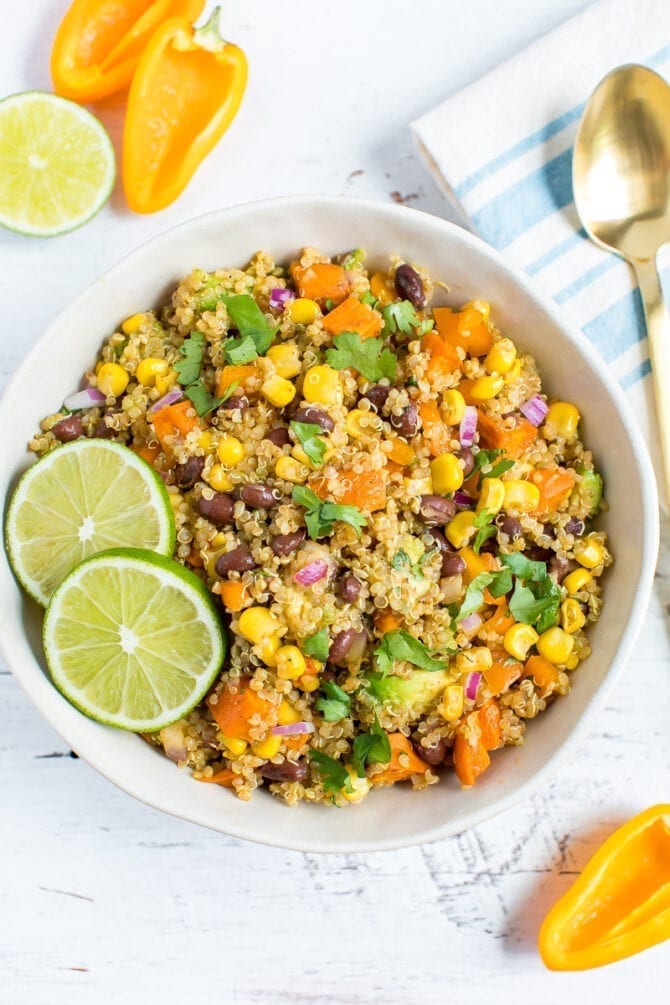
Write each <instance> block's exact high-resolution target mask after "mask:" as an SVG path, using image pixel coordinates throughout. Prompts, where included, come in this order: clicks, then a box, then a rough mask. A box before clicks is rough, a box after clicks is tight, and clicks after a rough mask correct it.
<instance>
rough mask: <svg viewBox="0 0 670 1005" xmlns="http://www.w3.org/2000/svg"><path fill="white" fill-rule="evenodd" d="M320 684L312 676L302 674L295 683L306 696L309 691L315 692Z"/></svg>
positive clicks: (316, 678) (317, 679)
mask: <svg viewBox="0 0 670 1005" xmlns="http://www.w3.org/2000/svg"><path fill="white" fill-rule="evenodd" d="M320 683H321V681H320V680H319V678H318V677H315V676H314V674H311V673H304V674H303V675H302V677H300V678H299V679H298V680H297V681H296V685H297V686H298V687H299V688H300V690H301V691H306V692H307V693H308V694H309V693H310V692H311V691H316V690H317V688H318V687H319V684H320Z"/></svg>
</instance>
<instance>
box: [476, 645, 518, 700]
mask: <svg viewBox="0 0 670 1005" xmlns="http://www.w3.org/2000/svg"><path fill="white" fill-rule="evenodd" d="M522 671H523V664H521V663H518V662H517V661H516V660H515V659H513V658H512V657H511V656H510V655H509V653H507V652H505V655H504V656H502V657H501V658H500V659H496V658H495V657H494V660H493V665H492V666H490V667H489V668H488V670H484V671H483V674H484V680H485V681H486V686H487V687H488V689H489V691H490V692H491V694H492V695H495V696H496V697H497V696H498V695H499V694H502V693H503V691H504V690H505V689H506V688H508V687H509V686H510V685H511V684H513V683H514V681H515V680H518V679H519V677H520V676H521V674H522Z"/></svg>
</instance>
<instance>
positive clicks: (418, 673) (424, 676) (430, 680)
mask: <svg viewBox="0 0 670 1005" xmlns="http://www.w3.org/2000/svg"><path fill="white" fill-rule="evenodd" d="M452 680H453V678H452V677H451V676H450V675H449V673H448V672H447V671H446V670H433V671H431V670H415V671H414V673H413V674H412V675H411V677H381V676H379V675H377V674H374V675H373V676H372V677H371V678H370V682H369V690H370V694H371V695H372V696H373V697H374V698H376V699H377V701H380V702H383V703H384V704H385V705H390V706H391V708H392V709H393V710H394V711H397V712H404V713H405V714H406V715H407V716H408V718H409V719H410V720H411V719H417V718H418V717H419V716H421V715H423V714H424V712H426V711H427V710H428V708H429V707H430V706H431V705H432V703H433V702H434V701H435V699H436V698H437V697H438V695H440V694H441V693H442V691H444V689H445V687H446V686H447V684H450V683H451V682H452Z"/></svg>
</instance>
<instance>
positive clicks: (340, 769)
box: [309, 750, 353, 795]
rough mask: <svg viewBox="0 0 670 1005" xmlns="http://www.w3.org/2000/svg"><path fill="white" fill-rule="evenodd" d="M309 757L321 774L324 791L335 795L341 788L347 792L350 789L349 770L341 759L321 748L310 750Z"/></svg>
mask: <svg viewBox="0 0 670 1005" xmlns="http://www.w3.org/2000/svg"><path fill="white" fill-rule="evenodd" d="M309 758H310V761H311V762H312V764H314V766H315V767H316V770H317V771H318V772H319V774H320V775H321V778H322V779H323V787H324V789H325V791H326V792H329V793H331V795H337V794H338V793H340V792H341V791H342V789H346V791H347V792H351V791H352V788H353V787H352V784H351V779H350V777H349V772H348V771H347V769H346V768H345V766H344V765H343V764H342V762H341V761H336V760H335V758H334V757H329V756H328V754H324V753H323V752H322V751H321V750H310V752H309Z"/></svg>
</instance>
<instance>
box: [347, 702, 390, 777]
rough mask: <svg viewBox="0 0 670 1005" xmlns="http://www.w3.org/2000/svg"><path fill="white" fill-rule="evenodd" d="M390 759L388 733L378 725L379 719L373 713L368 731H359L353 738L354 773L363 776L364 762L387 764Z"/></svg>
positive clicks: (352, 759) (352, 761)
mask: <svg viewBox="0 0 670 1005" xmlns="http://www.w3.org/2000/svg"><path fill="white" fill-rule="evenodd" d="M390 760H391V744H390V743H389V738H388V735H387V734H386V733H385V732H384V730H383V729H382V727H381V726H380V725H379V720H378V719H377V716H376V715H375V721H374V723H373V725H372V727H371V728H370V732H369V733H359V735H358V736H357V737H356V739H355V740H354V753H353V756H352V758H351V763H352V765H353V767H354V769H355V770H356V774H357V775H358V776H359V777H360V778H363V776H364V775H365V766H366V764H388V762H389V761H390Z"/></svg>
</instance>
